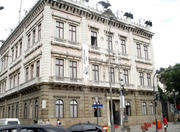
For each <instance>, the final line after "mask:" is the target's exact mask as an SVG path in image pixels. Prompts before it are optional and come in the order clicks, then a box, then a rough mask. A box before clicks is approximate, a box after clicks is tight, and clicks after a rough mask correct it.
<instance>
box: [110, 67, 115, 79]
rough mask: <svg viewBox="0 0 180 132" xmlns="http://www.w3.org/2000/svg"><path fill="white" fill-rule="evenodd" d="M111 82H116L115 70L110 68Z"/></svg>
mask: <svg viewBox="0 0 180 132" xmlns="http://www.w3.org/2000/svg"><path fill="white" fill-rule="evenodd" d="M110 81H111V82H115V76H114V68H113V67H110Z"/></svg>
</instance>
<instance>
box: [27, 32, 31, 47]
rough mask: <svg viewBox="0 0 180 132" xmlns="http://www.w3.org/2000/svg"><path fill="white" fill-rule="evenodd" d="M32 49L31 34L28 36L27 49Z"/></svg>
mask: <svg viewBox="0 0 180 132" xmlns="http://www.w3.org/2000/svg"><path fill="white" fill-rule="evenodd" d="M30 47H31V34H28V42H27V49H29V48H30Z"/></svg>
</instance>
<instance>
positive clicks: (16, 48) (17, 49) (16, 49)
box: [15, 44, 18, 58]
mask: <svg viewBox="0 0 180 132" xmlns="http://www.w3.org/2000/svg"><path fill="white" fill-rule="evenodd" d="M15 57H16V58H17V57H18V45H17V44H16V56H15Z"/></svg>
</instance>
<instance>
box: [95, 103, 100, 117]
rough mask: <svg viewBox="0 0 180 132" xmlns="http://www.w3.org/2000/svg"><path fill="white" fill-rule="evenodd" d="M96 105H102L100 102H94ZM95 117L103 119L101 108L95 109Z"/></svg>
mask: <svg viewBox="0 0 180 132" xmlns="http://www.w3.org/2000/svg"><path fill="white" fill-rule="evenodd" d="M94 104H96V105H97V104H100V102H97V103H96V102H94ZM94 117H101V107H95V108H94Z"/></svg>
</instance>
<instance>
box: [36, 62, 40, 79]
mask: <svg viewBox="0 0 180 132" xmlns="http://www.w3.org/2000/svg"><path fill="white" fill-rule="evenodd" d="M39 75H40V61H39V60H38V61H37V62H36V77H39Z"/></svg>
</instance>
